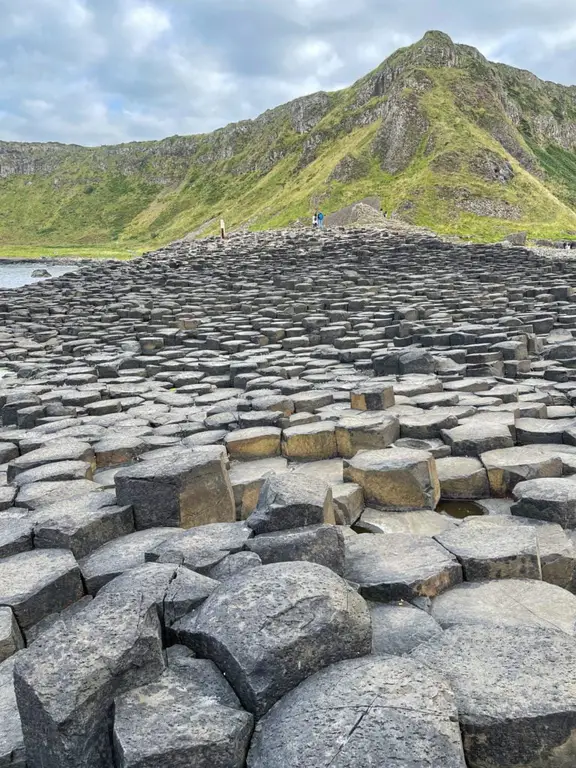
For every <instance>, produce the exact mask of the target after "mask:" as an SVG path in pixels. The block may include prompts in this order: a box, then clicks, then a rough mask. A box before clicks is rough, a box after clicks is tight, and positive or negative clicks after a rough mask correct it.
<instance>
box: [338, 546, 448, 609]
mask: <svg viewBox="0 0 576 768" xmlns="http://www.w3.org/2000/svg"><path fill="white" fill-rule="evenodd" d="M345 575H346V579H347V580H348V581H349V582H352V583H354V584H356V585H358V588H359V590H360V593H361V594H362V595H363V596H364V597H365V598H366V599H368V600H375V601H377V602H382V603H386V602H394V601H397V600H408V601H410V600H413V599H415V598H417V597H435V596H436V595H439V594H440V593H441V592H444V590H446V589H449V588H450V587H452V586H454V585H455V584H458V583H460V582H461V581H462V568H461V567H460V564H459V563H458V561H457V560H456V558H455V557H454V556H453V555H452V554H451V553H450V552H448V551H447V550H445V549H444V548H443V547H441V546H440V545H439V544H437V543H436V542H435V541H433V540H432V539H429V538H425V537H419V536H411V535H410V534H406V533H391V534H386V535H384V536H378V535H366V536H355V537H352V538H350V539H348V540H347V541H346V571H345Z"/></svg>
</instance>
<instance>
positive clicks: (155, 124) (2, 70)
mask: <svg viewBox="0 0 576 768" xmlns="http://www.w3.org/2000/svg"><path fill="white" fill-rule="evenodd" d="M0 18H1V19H2V24H1V25H0V139H7V140H19V141H62V142H75V143H82V144H101V143H116V142H121V141H130V140H136V139H151V138H161V137H163V136H166V135H171V134H176V133H180V134H185V133H201V132H205V131H210V130H213V129H214V128H217V127H219V126H221V125H225V124H226V123H228V122H231V121H234V120H239V119H245V118H248V117H255V116H256V115H257V114H259V113H261V112H262V111H264V110H265V109H268V108H270V107H274V106H276V105H278V104H281V103H283V102H284V101H286V100H289V99H291V98H295V97H297V96H300V95H303V94H305V93H309V92H311V91H314V90H321V89H322V90H332V89H335V88H337V87H341V86H342V85H343V84H348V83H351V82H353V81H354V80H355V79H357V78H359V77H361V76H362V75H364V74H365V73H366V72H367V71H368V70H370V69H371V68H373V67H375V66H376V65H378V64H379V63H380V62H381V61H382V60H383V59H384V58H386V56H388V55H389V54H390V53H392V52H393V51H394V50H396V49H397V48H398V47H401V46H404V45H408V44H410V43H411V42H414V41H415V40H418V39H419V38H420V37H421V36H422V35H423V33H424V32H425V31H426V30H427V29H442V30H444V31H445V32H447V33H448V34H449V35H451V36H452V38H453V39H454V40H456V41H458V42H463V43H468V44H470V45H475V46H477V47H479V48H480V49H481V50H482V51H483V53H484V54H485V55H487V56H488V57H489V58H493V59H495V60H498V61H503V62H506V63H508V64H512V65H514V66H518V67H521V68H524V69H530V70H532V71H534V72H535V73H536V74H537V75H539V76H540V77H542V78H544V79H548V80H553V81H556V82H563V83H565V84H570V83H571V82H572V81H573V80H575V79H576V77H575V75H576V47H575V46H574V42H575V41H576V3H575V2H574V0H482V1H481V0H466V2H463V1H462V0H410V2H408V0H404V1H403V2H398V0H354V2H351V0H287V1H286V2H272V0H18V2H15V0H0Z"/></svg>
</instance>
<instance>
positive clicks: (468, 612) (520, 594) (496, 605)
mask: <svg viewBox="0 0 576 768" xmlns="http://www.w3.org/2000/svg"><path fill="white" fill-rule="evenodd" d="M431 616H432V617H433V618H434V619H435V620H436V621H437V622H438V623H439V624H440V625H441V626H442V627H443V628H444V629H449V628H450V627H454V626H476V625H481V626H494V625H498V626H506V627H516V628H518V629H520V630H521V628H523V627H540V628H542V629H551V630H558V631H559V632H565V633H566V634H567V635H570V636H572V637H573V636H575V635H576V597H575V596H574V595H573V594H571V593H570V592H568V591H567V590H565V589H562V588H561V587H558V586H556V585H554V584H547V583H546V582H543V581H535V580H532V579H501V580H500V581H487V582H480V583H477V584H476V583H475V584H458V585H457V586H455V587H454V588H453V589H450V590H448V592H444V594H442V595H439V596H438V597H436V598H434V600H433V601H432V611H431Z"/></svg>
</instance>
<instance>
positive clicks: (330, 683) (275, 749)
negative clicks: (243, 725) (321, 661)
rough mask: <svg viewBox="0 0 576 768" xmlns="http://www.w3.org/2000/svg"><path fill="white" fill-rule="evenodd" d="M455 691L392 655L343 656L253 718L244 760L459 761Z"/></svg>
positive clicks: (442, 766)
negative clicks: (350, 658)
mask: <svg viewBox="0 0 576 768" xmlns="http://www.w3.org/2000/svg"><path fill="white" fill-rule="evenodd" d="M456 719H457V709H456V703H455V698H454V694H453V693H452V691H451V690H450V687H449V686H448V685H447V684H446V682H445V681H444V680H443V679H442V677H441V676H440V675H437V674H436V673H434V672H432V671H431V670H429V669H427V668H426V667H425V666H424V665H423V664H421V663H419V664H415V663H414V662H412V661H411V660H410V659H405V658H398V657H370V658H366V659H355V660H353V661H342V662H340V663H339V664H335V665H333V666H331V667H329V668H328V669H324V670H322V671H320V672H318V673H317V674H315V675H313V676H312V677H309V678H308V680H305V681H304V682H303V683H301V684H300V685H299V686H298V688H296V689H295V690H294V691H291V692H290V693H289V694H287V695H286V696H285V697H284V698H283V699H282V700H281V701H279V702H278V703H277V704H276V705H275V706H274V707H273V708H272V709H271V710H270V712H269V713H268V714H267V715H266V716H265V717H264V718H262V720H261V721H260V722H259V723H258V725H257V726H256V731H255V734H254V738H253V740H252V746H251V748H250V752H249V754H248V763H247V765H248V768H276V767H277V766H283V768H321V767H322V768H325V766H334V768H360V767H361V766H362V767H363V766H382V768H384V766H386V767H387V766H392V765H394V766H399V767H400V766H406V767H407V766H414V767H415V768H416V766H430V768H465V766H466V763H465V761H464V754H463V749H462V741H461V737H460V731H459V728H458V724H457V722H456Z"/></svg>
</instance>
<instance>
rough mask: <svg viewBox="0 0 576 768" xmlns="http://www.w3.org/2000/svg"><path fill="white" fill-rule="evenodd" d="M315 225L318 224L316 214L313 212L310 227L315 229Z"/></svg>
mask: <svg viewBox="0 0 576 768" xmlns="http://www.w3.org/2000/svg"><path fill="white" fill-rule="evenodd" d="M317 226H318V214H317V213H314V215H313V216H312V228H313V229H316V227H317Z"/></svg>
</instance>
